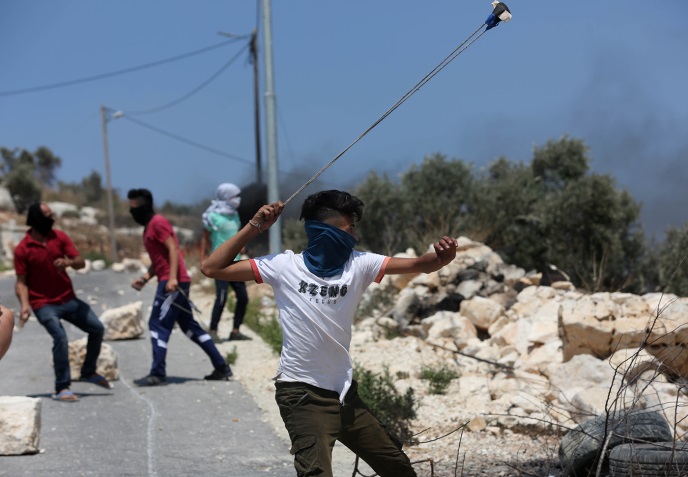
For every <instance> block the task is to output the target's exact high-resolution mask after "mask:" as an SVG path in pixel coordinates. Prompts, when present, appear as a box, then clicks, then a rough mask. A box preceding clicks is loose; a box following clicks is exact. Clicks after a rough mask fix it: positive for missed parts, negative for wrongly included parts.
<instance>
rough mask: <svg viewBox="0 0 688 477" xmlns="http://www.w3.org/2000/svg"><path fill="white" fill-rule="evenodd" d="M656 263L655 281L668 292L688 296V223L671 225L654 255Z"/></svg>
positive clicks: (661, 288)
mask: <svg viewBox="0 0 688 477" xmlns="http://www.w3.org/2000/svg"><path fill="white" fill-rule="evenodd" d="M652 258H653V259H654V263H655V264H656V267H655V270H656V277H654V278H655V282H656V283H657V285H658V288H659V289H660V290H662V291H664V292H667V293H675V294H676V295H679V296H688V223H686V224H684V225H683V226H682V227H670V228H669V229H667V231H666V237H665V239H664V242H662V243H661V244H659V246H658V247H657V250H656V252H655V253H654V254H653V255H652Z"/></svg>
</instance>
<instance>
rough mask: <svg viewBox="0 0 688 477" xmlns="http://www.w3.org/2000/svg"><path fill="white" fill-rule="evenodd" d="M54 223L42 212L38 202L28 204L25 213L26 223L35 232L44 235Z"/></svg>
mask: <svg viewBox="0 0 688 477" xmlns="http://www.w3.org/2000/svg"><path fill="white" fill-rule="evenodd" d="M54 223H55V220H53V219H52V218H51V217H46V216H45V215H44V214H43V211H42V210H41V203H40V202H35V203H33V204H31V205H30V206H29V210H28V213H27V214H26V225H28V226H29V227H31V228H32V229H34V230H35V231H36V232H38V233H39V234H41V235H43V236H44V237H45V236H47V235H48V234H49V233H50V231H51V230H52V229H53V224H54Z"/></svg>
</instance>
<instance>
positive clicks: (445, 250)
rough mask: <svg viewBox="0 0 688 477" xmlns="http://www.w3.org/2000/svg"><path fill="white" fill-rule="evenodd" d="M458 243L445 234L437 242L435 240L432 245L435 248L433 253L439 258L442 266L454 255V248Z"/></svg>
mask: <svg viewBox="0 0 688 477" xmlns="http://www.w3.org/2000/svg"><path fill="white" fill-rule="evenodd" d="M458 246H459V243H458V242H457V241H456V239H453V238H450V237H447V236H446V235H445V236H444V237H442V239H440V241H439V242H435V243H434V244H433V247H434V248H435V253H436V254H437V258H438V259H439V261H440V263H442V266H445V265H446V264H448V263H449V262H451V261H452V260H454V258H455V257H456V248H457V247H458Z"/></svg>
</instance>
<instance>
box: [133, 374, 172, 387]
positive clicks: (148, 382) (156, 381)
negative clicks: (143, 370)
mask: <svg viewBox="0 0 688 477" xmlns="http://www.w3.org/2000/svg"><path fill="white" fill-rule="evenodd" d="M134 383H136V384H137V385H138V386H160V385H161V384H166V383H167V379H165V376H158V375H155V374H149V375H148V376H146V377H145V378H141V379H137V380H136V381H134Z"/></svg>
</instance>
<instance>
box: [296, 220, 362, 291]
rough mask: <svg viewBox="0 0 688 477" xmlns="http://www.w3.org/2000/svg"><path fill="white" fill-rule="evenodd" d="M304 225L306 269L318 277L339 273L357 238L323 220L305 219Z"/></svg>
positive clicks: (304, 259) (332, 275) (342, 269)
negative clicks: (306, 244)
mask: <svg viewBox="0 0 688 477" xmlns="http://www.w3.org/2000/svg"><path fill="white" fill-rule="evenodd" d="M305 226H306V236H307V237H308V246H307V247H306V250H304V251H303V261H304V263H305V264H306V267H307V268H308V270H310V272H311V273H312V274H313V275H315V276H316V277H320V278H328V277H334V276H335V275H341V273H342V272H343V271H344V265H345V264H346V262H348V261H349V257H351V252H353V250H354V247H355V246H356V243H357V240H356V239H355V238H354V237H353V235H351V234H349V233H347V232H344V231H343V230H342V229H339V228H337V227H335V226H333V225H330V224H326V223H325V222H318V221H316V220H306V222H305Z"/></svg>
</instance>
